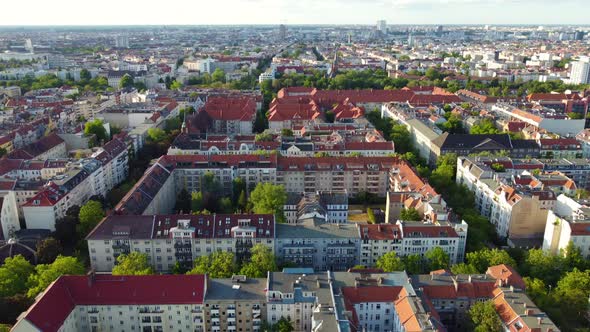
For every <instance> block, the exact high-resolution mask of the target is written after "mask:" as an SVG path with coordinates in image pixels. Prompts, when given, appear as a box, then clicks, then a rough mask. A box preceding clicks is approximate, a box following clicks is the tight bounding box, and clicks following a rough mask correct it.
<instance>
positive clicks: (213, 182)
mask: <svg viewBox="0 0 590 332" xmlns="http://www.w3.org/2000/svg"><path fill="white" fill-rule="evenodd" d="M201 182H202V185H201V188H202V189H203V191H204V192H205V193H212V194H217V193H219V192H220V191H221V184H220V183H219V181H218V180H217V177H216V176H215V173H213V172H211V171H207V172H205V174H203V177H202V179H201Z"/></svg>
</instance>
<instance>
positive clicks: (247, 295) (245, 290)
mask: <svg viewBox="0 0 590 332" xmlns="http://www.w3.org/2000/svg"><path fill="white" fill-rule="evenodd" d="M234 285H239V289H238V288H234V287H233V286H234ZM265 288H266V278H247V279H246V281H245V282H239V283H238V282H234V281H232V279H231V278H227V279H210V281H209V285H208V286H207V294H205V301H208V300H231V301H265V300H266V292H265Z"/></svg>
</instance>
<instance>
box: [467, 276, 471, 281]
mask: <svg viewBox="0 0 590 332" xmlns="http://www.w3.org/2000/svg"><path fill="white" fill-rule="evenodd" d="M467 280H468V281H469V282H471V274H470V275H469V278H467Z"/></svg>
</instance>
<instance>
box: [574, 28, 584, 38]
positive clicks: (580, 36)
mask: <svg viewBox="0 0 590 332" xmlns="http://www.w3.org/2000/svg"><path fill="white" fill-rule="evenodd" d="M584 35H585V33H584V31H579V30H577V31H576V32H575V33H574V40H584Z"/></svg>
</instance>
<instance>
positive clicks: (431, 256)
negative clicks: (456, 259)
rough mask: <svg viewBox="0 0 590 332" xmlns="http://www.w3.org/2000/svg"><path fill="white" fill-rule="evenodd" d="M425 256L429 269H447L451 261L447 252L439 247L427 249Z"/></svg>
mask: <svg viewBox="0 0 590 332" xmlns="http://www.w3.org/2000/svg"><path fill="white" fill-rule="evenodd" d="M425 257H426V259H427V260H428V264H429V266H430V271H434V270H440V269H448V268H449V265H450V262H451V259H450V257H449V254H447V253H446V252H445V251H444V250H443V249H442V248H441V247H435V248H432V249H430V250H428V251H427V252H426V254H425Z"/></svg>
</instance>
